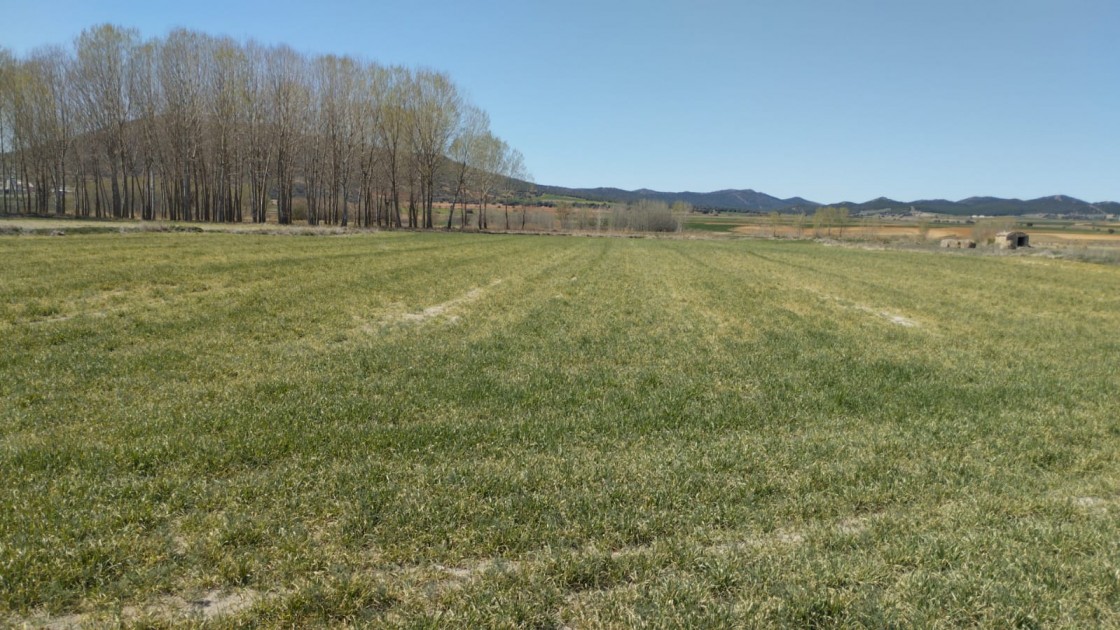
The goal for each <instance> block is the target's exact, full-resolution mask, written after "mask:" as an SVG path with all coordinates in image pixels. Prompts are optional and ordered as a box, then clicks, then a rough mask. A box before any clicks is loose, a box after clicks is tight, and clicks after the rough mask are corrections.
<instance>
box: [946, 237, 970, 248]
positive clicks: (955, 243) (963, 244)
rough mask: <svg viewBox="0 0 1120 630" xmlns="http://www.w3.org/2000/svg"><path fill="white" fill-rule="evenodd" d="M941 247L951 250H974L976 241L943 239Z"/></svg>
mask: <svg viewBox="0 0 1120 630" xmlns="http://www.w3.org/2000/svg"><path fill="white" fill-rule="evenodd" d="M941 246H942V247H948V248H949V249H972V248H974V247H976V241H974V240H972V239H970V238H943V239H941Z"/></svg>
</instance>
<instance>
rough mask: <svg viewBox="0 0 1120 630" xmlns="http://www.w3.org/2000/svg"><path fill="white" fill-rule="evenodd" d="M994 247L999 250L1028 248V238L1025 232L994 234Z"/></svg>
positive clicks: (1029, 244)
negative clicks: (997, 247)
mask: <svg viewBox="0 0 1120 630" xmlns="http://www.w3.org/2000/svg"><path fill="white" fill-rule="evenodd" d="M996 245H997V246H999V248H1000V249H1018V248H1020V247H1030V246H1031V243H1030V237H1029V236H1027V233H1026V232H1000V233H999V234H996Z"/></svg>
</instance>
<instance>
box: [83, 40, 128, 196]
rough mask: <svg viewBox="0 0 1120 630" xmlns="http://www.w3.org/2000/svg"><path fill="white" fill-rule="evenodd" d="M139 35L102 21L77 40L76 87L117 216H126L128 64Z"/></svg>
mask: <svg viewBox="0 0 1120 630" xmlns="http://www.w3.org/2000/svg"><path fill="white" fill-rule="evenodd" d="M138 38H139V34H138V33H137V31H136V30H134V29H123V28H119V27H116V26H112V25H110V24H103V25H101V26H96V27H94V28H92V29H87V30H85V31H83V32H82V34H81V35H79V36H78V41H77V60H76V62H77V68H76V72H75V73H74V77H75V80H76V83H75V87H76V89H77V91H78V95H79V99H80V102H81V104H82V111H83V112H84V113H85V115H86V116H87V117H88V121H89V123H90V125H89V127H90V128H91V131H93V132H94V133H95V134H97V135H98V136H99V137H100V138H101V145H102V147H103V150H104V153H105V158H106V160H107V162H108V165H109V173H110V185H111V187H112V214H113V216H114V217H121V216H124V201H123V197H122V190H121V183H120V178H121V174H122V172H123V171H124V152H125V126H126V125H127V124H128V121H129V118H130V117H131V115H132V111H131V108H130V103H129V99H128V94H129V89H128V84H127V67H128V59H129V55H130V54H131V53H132V49H133V47H134V46H135V45H136V42H137V40H138ZM94 176H95V177H97V176H98V174H97V173H94Z"/></svg>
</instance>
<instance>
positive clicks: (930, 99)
mask: <svg viewBox="0 0 1120 630" xmlns="http://www.w3.org/2000/svg"><path fill="white" fill-rule="evenodd" d="M0 10H2V11H0V14H2V15H4V18H5V20H4V21H5V22H6V24H5V25H4V26H3V27H0V45H3V46H6V47H8V48H11V49H13V50H14V51H15V52H16V53H20V54H21V53H25V52H27V51H29V50H30V49H31V48H33V47H35V46H37V45H41V44H59V43H69V42H70V41H71V40H72V39H73V38H74V37H75V36H76V35H77V34H78V33H79V32H80V31H81V30H82V29H83V28H85V27H88V26H90V25H93V24H96V23H101V22H112V23H114V24H119V25H124V26H132V27H136V28H138V29H139V30H140V31H141V32H142V33H143V34H144V35H145V36H161V35H164V34H165V33H166V32H167V31H168V30H169V29H170V28H172V27H175V26H185V27H189V28H194V29H199V30H203V31H206V32H209V33H212V34H224V35H231V36H234V37H237V38H248V37H253V38H255V39H258V40H260V41H263V42H268V43H279V42H284V43H288V44H291V45H292V46H293V47H295V48H296V49H297V50H302V51H305V52H308V53H320V52H323V53H325V52H332V53H344V54H351V55H354V56H357V57H363V58H366V59H371V60H375V61H379V62H382V63H402V64H409V65H424V66H429V67H433V68H437V69H441V70H446V71H448V72H449V73H450V74H451V75H452V77H453V78H454V79H455V80H456V81H457V82H458V84H459V85H460V86H461V87H462V88H464V89H465V91H466V92H467V93H468V94H469V95H470V96H471V97H472V98H473V100H474V101H475V102H477V103H478V104H479V105H481V106H482V107H483V108H484V109H486V110H487V111H488V112H489V113H490V116H491V119H492V121H493V128H494V130H495V132H496V133H498V134H499V135H501V136H502V137H504V138H505V139H506V140H508V141H509V142H510V144H512V145H513V146H515V147H517V148H519V149H520V150H521V151H522V152H523V153H524V154H525V158H526V162H527V165H528V166H529V169H530V170H531V171H532V173H533V174H534V176H535V178H536V180H537V181H538V182H539V183H542V184H557V185H564V186H579V187H583V186H619V187H622V188H630V189H633V188H641V187H646V188H654V189H658V190H694V191H709V190H716V189H721V188H754V189H756V190H761V191H764V192H767V193H770V194H773V195H777V196H781V197H789V196H793V195H801V196H804V197H807V198H809V199H813V200H816V201H821V202H836V201H842V200H850V201H857V202H858V201H865V200H867V199H870V198H872V197H876V196H879V195H886V196H890V197H894V198H900V199H904V200H913V199H918V198H929V197H946V198H951V199H959V198H962V197H967V196H970V195H997V196H1007V197H1021V198H1032V197H1038V196H1043V195H1050V194H1059V193H1061V194H1068V195H1073V196H1075V197H1080V198H1083V199H1087V200H1089V201H1102V200H1120V2H1118V1H1117V0H921V1H919V0H844V1H837V0H814V1H810V0H759V1H754V2H752V1H747V0H743V1H732V0H727V1H717V0H679V1H661V2H659V1H656V0H647V1H633V2H630V1H626V2H610V1H607V0H601V1H598V2H592V1H585V0H562V1H561V0H556V1H553V2H538V1H533V0H522V1H512V0H511V1H501V2H499V1H494V2H487V1H485V0H482V1H472V2H467V1H462V0H457V1H455V0H453V1H445V0H431V1H428V2H404V1H400V2H396V1H394V2H387V1H383V2H376V1H371V2H337V1H331V0H310V1H307V0H303V1H299V2H295V1H290V0H280V1H269V2H244V3H239V2H235V1H233V0H224V1H215V0H191V1H188V2H164V1H162V0H146V1H142V2H135V1H124V0H116V1H109V0H63V1H51V0H40V1H39V2H29V1H27V0H0Z"/></svg>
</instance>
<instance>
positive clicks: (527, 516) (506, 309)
mask: <svg viewBox="0 0 1120 630" xmlns="http://www.w3.org/2000/svg"><path fill="white" fill-rule="evenodd" d="M1118 331H1120V267H1117V266H1114V265H1112V266H1110V265H1095V264H1087V263H1079V262H1072V261H1064V260H1050V259H1043V258H1038V257H1028V256H1022V257H1019V256H1014V257H1012V256H1008V257H996V256H965V255H956V254H950V253H935V252H927V251H892V250H883V251H871V250H866V249H858V248H848V247H829V246H825V245H822V244H817V243H811V242H790V241H784V242H783V241H776V240H746V239H743V240H728V239H722V240H720V239H716V240H688V239H622V238H580V237H545V236H508V235H472V234H420V233H366V234H348V235H324V236H284V235H273V234H223V233H199V234H194V233H129V234H77V235H73V234H71V235H66V236H63V237H50V236H28V235H22V236H0V625H5V624H11V625H16V626H21V625H28V626H31V627H37V626H51V627H68V626H72V625H85V626H104V625H109V626H113V625H118V624H119V625H125V626H156V627H164V626H182V625H186V626H204V627H214V628H227V627H229V628H232V627H307V626H330V627H337V626H347V625H350V626H359V627H360V626H369V625H381V626H403V627H416V626H420V627H464V628H473V627H482V626H532V627H558V628H559V627H571V628H581V627H632V626H635V625H648V626H654V627H679V626H689V627H732V626H773V627H833V626H840V627H850V626H857V627H858V626H867V627H883V626H889V625H895V626H941V627H957V626H969V627H976V626H981V627H992V626H998V627H1008V626H1021V627H1070V628H1079V627H1089V626H1101V625H1105V626H1117V625H1120V542H1118V541H1120V465H1118V464H1117V462H1120V395H1118V393H1120V335H1118Z"/></svg>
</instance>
